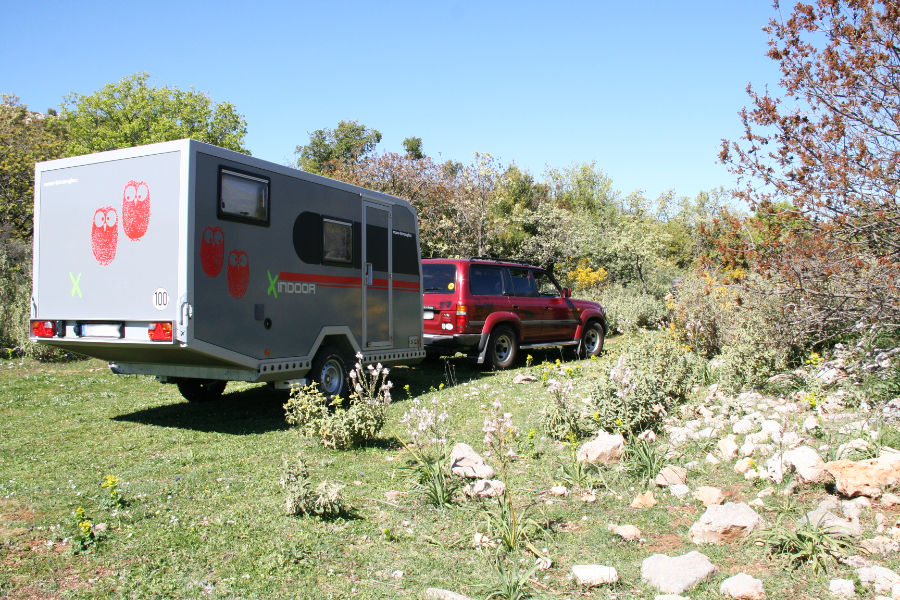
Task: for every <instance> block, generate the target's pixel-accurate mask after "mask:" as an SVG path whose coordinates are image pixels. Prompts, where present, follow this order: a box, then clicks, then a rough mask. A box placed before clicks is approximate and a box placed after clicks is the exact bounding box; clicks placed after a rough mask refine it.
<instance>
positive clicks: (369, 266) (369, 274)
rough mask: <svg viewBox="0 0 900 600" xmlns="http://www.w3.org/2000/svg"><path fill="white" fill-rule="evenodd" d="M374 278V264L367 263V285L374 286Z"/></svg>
mask: <svg viewBox="0 0 900 600" xmlns="http://www.w3.org/2000/svg"><path fill="white" fill-rule="evenodd" d="M373 277H374V274H373V271H372V263H366V285H372V282H373Z"/></svg>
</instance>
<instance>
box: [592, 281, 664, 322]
mask: <svg viewBox="0 0 900 600" xmlns="http://www.w3.org/2000/svg"><path fill="white" fill-rule="evenodd" d="M599 301H600V302H601V303H602V304H603V305H604V307H606V319H607V322H608V323H609V328H610V331H615V332H619V333H625V332H627V331H636V330H638V329H657V328H658V327H660V326H661V325H662V324H663V323H664V322H665V320H666V317H667V315H668V308H666V303H665V301H663V300H661V299H659V298H657V297H656V296H654V295H652V294H645V293H643V292H641V291H640V290H639V289H638V288H636V287H624V286H621V285H611V286H608V287H607V288H605V289H604V290H603V293H602V294H600V298H599Z"/></svg>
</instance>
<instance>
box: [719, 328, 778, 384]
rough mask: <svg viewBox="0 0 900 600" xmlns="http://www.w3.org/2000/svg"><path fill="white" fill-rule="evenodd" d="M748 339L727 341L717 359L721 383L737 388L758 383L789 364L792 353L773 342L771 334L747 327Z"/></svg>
mask: <svg viewBox="0 0 900 600" xmlns="http://www.w3.org/2000/svg"><path fill="white" fill-rule="evenodd" d="M744 335H745V337H744V339H742V340H741V341H736V342H733V343H731V344H728V345H726V346H725V347H724V348H723V349H722V354H721V355H720V356H719V357H718V359H717V360H716V361H715V364H716V367H715V372H716V373H717V374H718V380H719V383H720V384H721V385H722V386H723V387H725V388H726V389H729V390H731V391H734V392H739V391H740V390H742V389H743V388H746V387H756V386H759V385H761V384H763V383H764V382H765V381H766V380H767V379H768V378H770V377H772V376H773V375H776V374H778V373H782V372H784V371H785V370H786V369H787V367H788V353H787V352H786V350H785V349H784V348H779V347H778V346H777V345H773V344H770V343H769V341H770V339H771V338H769V336H767V335H766V333H765V332H762V331H760V330H758V329H756V328H749V327H748V328H747V329H746V330H745V332H744Z"/></svg>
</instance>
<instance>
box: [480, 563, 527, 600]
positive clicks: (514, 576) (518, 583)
mask: <svg viewBox="0 0 900 600" xmlns="http://www.w3.org/2000/svg"><path fill="white" fill-rule="evenodd" d="M491 567H492V570H493V572H494V579H495V583H494V584H493V585H492V586H491V587H490V588H489V589H488V591H487V596H486V598H487V600H525V599H526V598H531V597H532V595H531V593H532V589H531V585H530V583H529V580H530V579H531V577H532V576H533V575H534V572H535V571H536V570H537V565H535V566H533V567H531V569H528V570H521V569H519V568H518V567H516V565H515V564H510V561H509V559H508V558H507V557H506V556H504V555H503V554H501V553H498V554H496V555H495V556H494V557H493V560H492V561H491Z"/></svg>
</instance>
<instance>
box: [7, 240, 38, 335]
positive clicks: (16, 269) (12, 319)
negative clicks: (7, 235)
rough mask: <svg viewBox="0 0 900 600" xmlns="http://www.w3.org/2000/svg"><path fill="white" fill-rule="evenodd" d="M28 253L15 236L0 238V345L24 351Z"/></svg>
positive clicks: (27, 312) (28, 286)
mask: <svg viewBox="0 0 900 600" xmlns="http://www.w3.org/2000/svg"><path fill="white" fill-rule="evenodd" d="M30 298H31V256H30V252H29V248H28V247H27V246H26V245H25V244H24V243H23V242H20V241H17V240H0V348H3V349H9V350H18V351H19V352H24V351H25V349H26V347H27V346H28V345H29V342H28V317H29V315H30V313H31V310H30V308H29V306H28V304H29V299H30Z"/></svg>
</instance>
